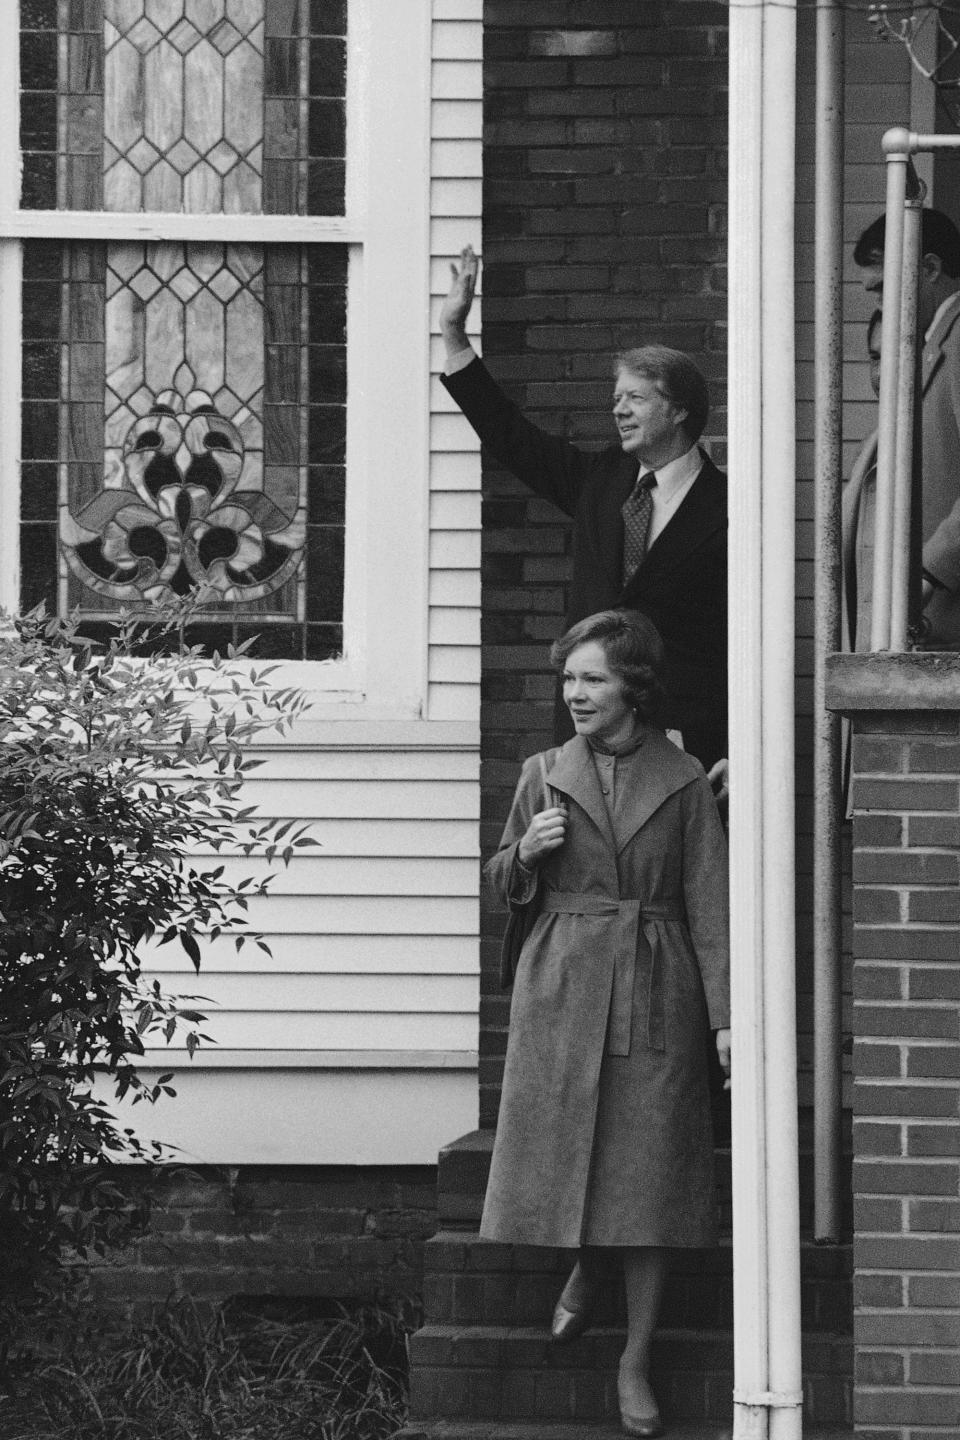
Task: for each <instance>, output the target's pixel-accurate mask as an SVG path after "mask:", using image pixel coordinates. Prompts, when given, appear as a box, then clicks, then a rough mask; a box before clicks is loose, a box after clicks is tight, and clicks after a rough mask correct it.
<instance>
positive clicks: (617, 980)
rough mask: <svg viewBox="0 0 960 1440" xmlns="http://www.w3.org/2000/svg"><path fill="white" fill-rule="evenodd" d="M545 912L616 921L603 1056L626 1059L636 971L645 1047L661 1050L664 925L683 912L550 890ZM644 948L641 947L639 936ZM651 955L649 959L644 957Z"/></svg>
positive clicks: (640, 902)
mask: <svg viewBox="0 0 960 1440" xmlns="http://www.w3.org/2000/svg"><path fill="white" fill-rule="evenodd" d="M541 911H542V912H543V913H549V912H553V913H554V914H560V915H610V916H615V917H616V924H615V938H614V959H613V991H612V994H611V997H610V1020H609V1025H608V1028H607V1054H608V1055H629V1054H630V1044H631V1040H632V1028H633V992H634V987H635V985H636V981H637V966H638V964H641V965H642V966H643V968H644V970H646V971H648V973H646V974H641V976H640V980H641V994H643V995H645V996H646V1011H647V1026H646V1029H647V1046H648V1048H649V1049H651V1050H663V1049H664V1048H665V1038H664V1021H663V945H662V932H663V926H664V924H665V923H666V922H668V921H681V922H682V921H683V920H684V919H685V916H684V913H683V911H682V910H681V909H679V908H678V907H677V906H675V905H656V904H650V903H647V902H645V901H643V900H639V899H637V900H614V899H612V898H611V897H610V896H607V895H575V894H565V893H563V892H561V891H557V890H549V891H547V893H546V894H545V895H544V897H543V902H542V905H541ZM641 927H642V933H643V937H644V939H645V940H646V942H647V944H646V947H642V946H641V945H640V944H639V937H640V933H641ZM648 954H649V960H648V959H647V956H648Z"/></svg>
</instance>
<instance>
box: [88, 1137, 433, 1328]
mask: <svg viewBox="0 0 960 1440" xmlns="http://www.w3.org/2000/svg"><path fill="white" fill-rule="evenodd" d="M128 1183H131V1184H133V1185H137V1184H139V1183H140V1182H139V1180H137V1179H134V1178H133V1177H131V1179H130V1181H129V1182H128ZM150 1218H151V1224H150V1233H149V1234H148V1235H147V1236H146V1237H145V1238H144V1239H143V1240H141V1241H139V1242H138V1243H137V1244H135V1245H133V1246H131V1247H130V1248H128V1249H127V1250H126V1251H122V1252H120V1253H118V1254H115V1255H113V1256H111V1258H110V1259H109V1260H108V1261H103V1262H100V1263H96V1262H95V1263H93V1264H91V1266H90V1267H89V1270H88V1276H89V1281H88V1283H89V1292H90V1296H91V1298H92V1299H93V1300H95V1301H96V1302H98V1303H99V1304H101V1305H106V1306H108V1307H111V1308H112V1307H116V1308H118V1309H120V1310H124V1311H130V1310H143V1309H144V1308H146V1307H149V1306H151V1305H154V1304H157V1303H160V1302H162V1301H164V1300H166V1299H168V1298H169V1297H170V1296H176V1295H190V1296H192V1297H193V1298H195V1299H198V1300H226V1299H229V1298H234V1297H238V1296H281V1297H282V1296H287V1297H299V1298H307V1297H309V1298H311V1299H329V1300H374V1299H378V1298H380V1299H384V1298H404V1299H410V1300H414V1301H418V1300H419V1296H420V1295H421V1293H422V1289H423V1246H424V1242H425V1241H426V1240H427V1239H428V1238H429V1237H430V1236H431V1235H432V1234H433V1233H434V1231H435V1230H436V1228H437V1200H436V1168H435V1167H433V1166H416V1167H414V1166H409V1167H407V1166H405V1167H394V1168H388V1167H382V1168H350V1167H342V1168H341V1167H315V1166H294V1165H290V1166H262V1167H253V1166H242V1167H239V1168H224V1167H199V1168H196V1169H194V1170H192V1171H190V1172H189V1173H188V1174H184V1173H180V1174H177V1173H173V1174H171V1176H170V1178H169V1179H168V1180H167V1181H165V1183H164V1184H163V1185H162V1186H161V1187H160V1188H159V1190H158V1191H157V1192H156V1198H155V1201H154V1202H153V1203H152V1205H151V1217H150Z"/></svg>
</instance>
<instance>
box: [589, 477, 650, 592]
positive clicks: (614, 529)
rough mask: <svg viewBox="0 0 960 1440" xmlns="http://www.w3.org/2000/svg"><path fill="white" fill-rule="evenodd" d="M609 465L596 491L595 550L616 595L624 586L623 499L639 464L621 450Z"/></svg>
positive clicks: (632, 481) (634, 482) (634, 478)
mask: <svg viewBox="0 0 960 1440" xmlns="http://www.w3.org/2000/svg"><path fill="white" fill-rule="evenodd" d="M611 460H612V467H611V471H610V473H609V474H608V475H606V476H605V477H603V478H602V480H601V483H600V485H599V488H598V492H597V509H596V526H597V533H596V553H597V554H598V555H599V556H600V557H601V563H602V565H603V567H604V570H605V571H606V574H607V580H608V582H609V590H610V593H611V594H613V595H618V594H619V593H620V591H621V589H622V588H623V581H622V579H621V570H622V568H623V516H622V514H621V513H620V512H621V508H622V506H623V502H624V501H625V500H626V498H627V496H628V495H629V494H630V491H631V490H632V489H633V487H634V485H635V484H636V482H637V475H638V474H639V472H640V467H639V465H638V464H637V462H636V460H634V459H632V458H631V457H630V456H629V455H624V454H623V453H622V451H621V452H619V453H617V454H613V455H612V456H611Z"/></svg>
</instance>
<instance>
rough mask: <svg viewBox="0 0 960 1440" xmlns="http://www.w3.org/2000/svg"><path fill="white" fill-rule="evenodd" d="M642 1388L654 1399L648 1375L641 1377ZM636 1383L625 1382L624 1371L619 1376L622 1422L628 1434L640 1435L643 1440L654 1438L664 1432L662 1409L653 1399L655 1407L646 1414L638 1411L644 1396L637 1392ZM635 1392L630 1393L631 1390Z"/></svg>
mask: <svg viewBox="0 0 960 1440" xmlns="http://www.w3.org/2000/svg"><path fill="white" fill-rule="evenodd" d="M639 1379H640V1381H641V1386H640V1387H639V1388H642V1389H644V1390H646V1391H648V1392H649V1394H650V1398H651V1400H653V1392H652V1391H651V1390H650V1385H649V1382H648V1381H647V1378H646V1376H645V1375H644V1376H640V1377H639ZM637 1388H638V1387H637V1385H636V1384H631V1385H629V1386H627V1385H624V1383H623V1371H622V1370H621V1372H620V1374H619V1375H618V1377H617V1396H618V1399H619V1401H620V1424H621V1425H622V1426H623V1430H624V1433H625V1434H627V1435H639V1436H642V1437H643V1440H654V1437H655V1436H657V1435H662V1434H663V1421H662V1420H661V1418H660V1411H659V1410H658V1409H657V1404H656V1401H655V1400H654V1401H653V1409H652V1410H650V1411H648V1412H647V1413H645V1414H639V1413H638V1407H639V1405H640V1404H642V1403H643V1400H642V1397H640V1396H638V1395H637V1394H636V1390H637ZM631 1391H632V1392H633V1393H630V1392H631Z"/></svg>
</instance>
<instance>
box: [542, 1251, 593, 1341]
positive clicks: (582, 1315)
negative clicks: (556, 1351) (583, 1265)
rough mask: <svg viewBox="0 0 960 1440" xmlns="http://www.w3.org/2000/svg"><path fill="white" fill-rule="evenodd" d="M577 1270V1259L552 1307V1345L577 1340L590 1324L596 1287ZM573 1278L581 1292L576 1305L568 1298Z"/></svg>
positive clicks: (578, 1265)
mask: <svg viewBox="0 0 960 1440" xmlns="http://www.w3.org/2000/svg"><path fill="white" fill-rule="evenodd" d="M578 1272H580V1262H579V1260H578V1261H577V1263H576V1265H574V1267H573V1270H572V1271H571V1273H570V1278H569V1279H568V1281H567V1283H566V1285H564V1287H563V1290H562V1292H561V1294H560V1299H559V1300H558V1301H557V1303H556V1305H555V1306H554V1309H553V1319H552V1320H551V1322H550V1339H551V1340H552V1341H553V1343H554V1345H569V1344H570V1343H571V1342H572V1341H574V1340H579V1339H580V1336H581V1335H582V1334H583V1332H584V1331H585V1330H586V1329H587V1328H588V1326H589V1324H590V1319H591V1315H592V1311H593V1302H594V1300H595V1299H596V1289H597V1287H596V1284H595V1283H592V1282H590V1281H588V1280H586V1279H585V1278H584V1276H583V1273H582V1272H580V1273H579V1274H578ZM575 1279H578V1280H579V1285H578V1286H577V1287H576V1288H578V1289H579V1291H580V1294H581V1301H580V1304H578V1305H574V1304H573V1303H572V1301H571V1300H569V1299H568V1292H569V1290H570V1288H571V1285H572V1284H573V1282H574V1281H575Z"/></svg>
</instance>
